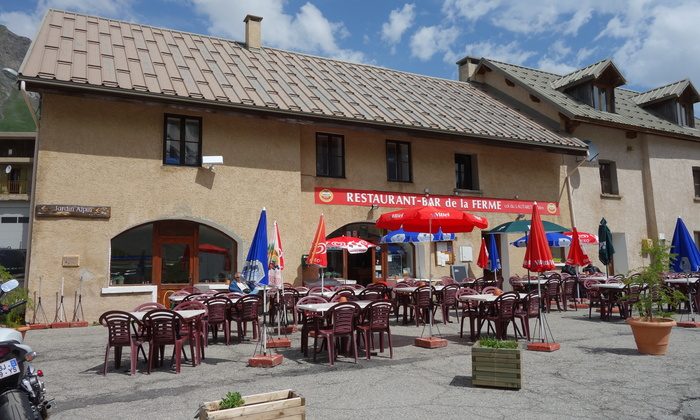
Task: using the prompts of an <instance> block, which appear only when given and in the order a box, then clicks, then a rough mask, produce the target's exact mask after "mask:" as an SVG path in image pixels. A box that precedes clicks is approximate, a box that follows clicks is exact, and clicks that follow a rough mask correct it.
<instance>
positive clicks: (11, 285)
mask: <svg viewBox="0 0 700 420" xmlns="http://www.w3.org/2000/svg"><path fill="white" fill-rule="evenodd" d="M17 286H19V282H18V281H17V280H15V279H12V280H8V281H6V282H5V283H3V284H2V285H0V289H2V291H3V292H5V293H8V292H10V291H11V290H13V289H15V288H16V287H17Z"/></svg>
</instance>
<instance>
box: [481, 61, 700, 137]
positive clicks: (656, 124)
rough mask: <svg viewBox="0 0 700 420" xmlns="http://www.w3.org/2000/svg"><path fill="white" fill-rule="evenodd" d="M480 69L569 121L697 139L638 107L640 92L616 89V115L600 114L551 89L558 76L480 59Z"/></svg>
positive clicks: (696, 133)
mask: <svg viewBox="0 0 700 420" xmlns="http://www.w3.org/2000/svg"><path fill="white" fill-rule="evenodd" d="M481 66H487V67H488V68H490V69H492V70H495V71H498V72H501V73H502V74H503V75H504V76H507V77H509V79H511V80H513V81H515V82H516V83H518V84H519V85H520V86H522V87H523V88H525V89H527V90H528V91H530V92H531V93H533V94H535V95H537V96H538V97H540V98H542V100H543V101H546V102H548V103H550V104H551V105H552V106H554V107H555V108H556V109H558V110H559V112H560V113H561V114H563V115H565V116H566V117H568V118H570V119H573V120H581V121H591V122H597V123H601V124H606V125H615V126H622V127H624V128H626V129H630V130H642V131H655V132H659V133H661V134H664V135H673V136H679V137H683V138H689V137H690V138H693V140H698V139H700V131H699V130H697V129H695V128H691V127H685V126H680V125H678V124H674V123H672V122H669V121H666V120H664V119H662V118H659V117H657V116H655V115H654V114H652V113H650V112H648V111H646V110H645V109H644V108H642V107H640V106H638V105H637V104H636V103H635V102H634V101H633V100H632V98H634V97H635V96H637V95H639V92H634V91H631V90H627V89H620V88H616V89H615V112H614V113H612V112H603V111H598V110H596V109H595V108H593V107H592V106H589V105H587V104H584V103H582V102H579V101H577V100H576V99H574V98H573V97H571V96H569V95H567V94H566V93H564V92H561V91H560V90H557V89H555V88H554V87H552V82H553V81H555V80H557V79H560V78H561V76H560V75H557V74H554V73H548V72H545V71H542V70H535V69H531V68H526V67H522V66H516V65H513V64H508V63H503V62H499V61H494V60H488V59H486V58H482V59H481V61H480V63H479V65H478V68H477V69H476V70H477V71H479V68H480V67H481Z"/></svg>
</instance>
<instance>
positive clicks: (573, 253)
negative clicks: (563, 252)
mask: <svg viewBox="0 0 700 420" xmlns="http://www.w3.org/2000/svg"><path fill="white" fill-rule="evenodd" d="M572 233H573V235H572V236H571V238H572V240H571V247H569V254H568V255H567V256H566V264H568V265H573V266H575V267H576V276H577V277H576V281H577V283H576V298H577V299H579V300H580V299H581V296H580V294H579V285H578V267H584V266H586V265H588V264H590V263H591V260H590V259H589V258H588V255H586V253H585V252H583V248H581V241H580V238H581V237H580V236H579V234H578V232H577V231H576V227H574V229H573V232H572ZM564 305H566V302H564ZM574 305H576V303H574ZM583 307H585V306H583ZM574 308H578V306H574Z"/></svg>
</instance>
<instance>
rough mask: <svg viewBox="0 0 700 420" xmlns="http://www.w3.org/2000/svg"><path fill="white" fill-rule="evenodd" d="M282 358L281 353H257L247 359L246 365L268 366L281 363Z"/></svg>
mask: <svg viewBox="0 0 700 420" xmlns="http://www.w3.org/2000/svg"><path fill="white" fill-rule="evenodd" d="M283 360H284V356H282V355H281V354H257V355H255V356H253V357H251V358H250V359H248V366H250V367H262V368H270V367H275V366H278V365H281V364H282V361H283Z"/></svg>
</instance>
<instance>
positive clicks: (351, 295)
mask: <svg viewBox="0 0 700 420" xmlns="http://www.w3.org/2000/svg"><path fill="white" fill-rule="evenodd" d="M343 297H344V298H346V299H347V300H355V290H353V289H340V290H338V291H337V292H335V293H334V294H333V296H331V300H330V301H331V302H340V299H341V298H343Z"/></svg>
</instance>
